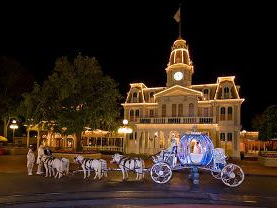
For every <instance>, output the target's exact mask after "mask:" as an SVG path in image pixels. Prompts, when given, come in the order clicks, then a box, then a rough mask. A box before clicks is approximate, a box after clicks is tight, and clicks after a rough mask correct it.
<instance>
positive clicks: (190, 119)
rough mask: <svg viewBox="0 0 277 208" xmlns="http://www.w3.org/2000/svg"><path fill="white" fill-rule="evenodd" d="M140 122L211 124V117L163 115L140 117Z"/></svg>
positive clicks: (213, 120) (212, 121)
mask: <svg viewBox="0 0 277 208" xmlns="http://www.w3.org/2000/svg"><path fill="white" fill-rule="evenodd" d="M139 123H141V124H213V123H215V119H214V118H213V117H164V118H140V120H139Z"/></svg>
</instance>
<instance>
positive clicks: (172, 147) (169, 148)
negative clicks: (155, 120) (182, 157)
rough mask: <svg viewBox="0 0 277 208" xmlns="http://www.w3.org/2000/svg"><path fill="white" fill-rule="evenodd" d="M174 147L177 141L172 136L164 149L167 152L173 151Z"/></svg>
mask: <svg viewBox="0 0 277 208" xmlns="http://www.w3.org/2000/svg"><path fill="white" fill-rule="evenodd" d="M175 147H177V141H176V139H175V137H172V138H171V143H170V146H169V147H168V148H167V149H166V151H167V152H173V150H174V148H175Z"/></svg>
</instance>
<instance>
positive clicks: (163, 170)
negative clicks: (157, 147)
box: [150, 132, 244, 187]
mask: <svg viewBox="0 0 277 208" xmlns="http://www.w3.org/2000/svg"><path fill="white" fill-rule="evenodd" d="M193 147H194V150H195V149H196V150H197V151H193V150H192V149H193ZM152 158H153V162H154V165H153V166H152V168H151V169H150V174H151V178H152V179H153V181H155V182H156V183H160V184H163V183H166V182H168V181H169V180H170V179H171V177H172V171H174V170H180V169H185V168H190V169H196V170H198V168H199V169H203V170H208V171H211V174H212V176H213V177H214V178H216V179H221V180H222V182H223V183H224V184H225V185H227V186H230V187H236V186H239V185H240V184H241V183H242V182H243V180H244V172H243V170H242V169H241V167H239V166H238V165H235V164H231V163H229V164H227V162H226V159H227V156H226V155H225V151H224V149H222V148H214V145H213V143H212V141H211V139H210V137H209V136H207V135H205V134H201V133H199V132H192V133H190V134H185V135H184V136H182V138H181V139H180V142H179V144H178V146H177V148H176V149H173V151H161V152H160V153H159V154H157V155H155V156H153V157H152Z"/></svg>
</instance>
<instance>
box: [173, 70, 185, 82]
mask: <svg viewBox="0 0 277 208" xmlns="http://www.w3.org/2000/svg"><path fill="white" fill-rule="evenodd" d="M174 79H175V80H176V81H179V80H181V79H183V73H182V72H175V74H174Z"/></svg>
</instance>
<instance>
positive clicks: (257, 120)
mask: <svg viewBox="0 0 277 208" xmlns="http://www.w3.org/2000/svg"><path fill="white" fill-rule="evenodd" d="M263 122H264V116H263V114H257V115H256V116H255V117H254V118H253V119H252V121H251V124H252V128H253V129H254V130H255V131H259V129H260V128H261V126H262V123H263Z"/></svg>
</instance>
